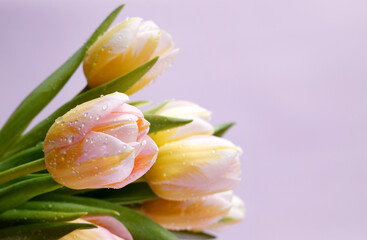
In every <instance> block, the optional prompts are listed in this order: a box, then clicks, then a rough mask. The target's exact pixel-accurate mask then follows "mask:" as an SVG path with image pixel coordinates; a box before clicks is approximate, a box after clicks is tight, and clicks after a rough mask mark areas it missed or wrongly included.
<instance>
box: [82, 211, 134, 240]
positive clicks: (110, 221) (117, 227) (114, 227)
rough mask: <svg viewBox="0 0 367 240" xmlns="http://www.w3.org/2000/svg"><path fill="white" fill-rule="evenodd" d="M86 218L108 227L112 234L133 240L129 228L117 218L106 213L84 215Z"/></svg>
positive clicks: (126, 239)
mask: <svg viewBox="0 0 367 240" xmlns="http://www.w3.org/2000/svg"><path fill="white" fill-rule="evenodd" d="M83 219H84V220H86V221H88V222H90V223H93V224H96V225H98V226H100V227H103V228H106V229H107V230H108V231H110V232H111V233H112V234H114V235H116V236H118V237H120V238H123V239H125V240H133V237H132V236H131V234H130V232H129V230H127V228H126V227H125V226H124V225H123V224H122V223H121V222H120V221H119V220H117V219H116V218H114V217H111V216H106V215H91V216H85V217H83Z"/></svg>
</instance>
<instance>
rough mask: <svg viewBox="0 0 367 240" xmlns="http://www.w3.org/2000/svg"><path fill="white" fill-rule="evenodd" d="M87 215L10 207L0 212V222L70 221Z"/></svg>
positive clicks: (84, 213) (83, 213)
mask: <svg viewBox="0 0 367 240" xmlns="http://www.w3.org/2000/svg"><path fill="white" fill-rule="evenodd" d="M85 215H87V213H86V212H54V211H37V210H27V209H11V210H8V211H5V212H3V213H2V214H0V222H6V223H8V224H9V223H35V222H62V221H72V220H75V219H78V218H80V217H83V216H85Z"/></svg>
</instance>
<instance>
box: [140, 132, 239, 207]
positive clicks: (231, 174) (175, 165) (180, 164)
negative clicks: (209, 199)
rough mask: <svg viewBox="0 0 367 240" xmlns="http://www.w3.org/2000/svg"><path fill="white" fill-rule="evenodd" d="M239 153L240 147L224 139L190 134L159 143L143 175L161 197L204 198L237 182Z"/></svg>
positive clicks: (231, 187) (170, 198)
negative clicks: (155, 154)
mask: <svg viewBox="0 0 367 240" xmlns="http://www.w3.org/2000/svg"><path fill="white" fill-rule="evenodd" d="M240 154H241V149H240V148H238V147H236V146H235V145H234V144H233V143H231V142H230V141H228V140H225V139H223V138H219V137H215V136H209V135H197V136H192V137H188V138H184V139H182V140H178V141H173V142H169V143H166V144H164V145H162V146H160V147H159V155H158V158H157V161H156V163H155V164H154V165H153V167H152V168H151V169H150V170H149V171H148V172H147V173H146V175H145V176H146V179H147V182H148V184H149V186H150V187H151V189H152V190H153V191H154V193H155V194H157V195H158V196H160V197H161V198H165V199H168V200H187V199H190V198H194V197H203V196H206V195H209V194H214V193H218V192H223V191H228V190H232V189H233V188H234V187H235V186H236V185H237V184H238V183H239V182H240V175H241V168H240V162H239V156H240Z"/></svg>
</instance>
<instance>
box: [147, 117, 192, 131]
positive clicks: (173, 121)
mask: <svg viewBox="0 0 367 240" xmlns="http://www.w3.org/2000/svg"><path fill="white" fill-rule="evenodd" d="M144 118H145V119H146V120H147V121H148V122H149V123H150V128H149V134H153V133H156V132H159V131H163V130H167V129H171V128H176V127H180V126H183V125H186V124H188V123H191V122H192V120H191V119H182V118H172V117H165V116H160V115H152V114H144Z"/></svg>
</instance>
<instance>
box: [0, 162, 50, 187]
mask: <svg viewBox="0 0 367 240" xmlns="http://www.w3.org/2000/svg"><path fill="white" fill-rule="evenodd" d="M44 169H46V165H45V160H44V158H40V159H38V160H35V161H32V162H29V163H25V164H22V165H19V166H17V167H15V168H11V169H8V170H6V171H3V172H0V184H1V183H5V182H8V181H11V180H13V179H16V178H19V177H21V176H24V175H27V174H30V173H34V172H38V171H41V170H44Z"/></svg>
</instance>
